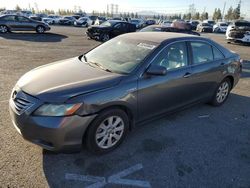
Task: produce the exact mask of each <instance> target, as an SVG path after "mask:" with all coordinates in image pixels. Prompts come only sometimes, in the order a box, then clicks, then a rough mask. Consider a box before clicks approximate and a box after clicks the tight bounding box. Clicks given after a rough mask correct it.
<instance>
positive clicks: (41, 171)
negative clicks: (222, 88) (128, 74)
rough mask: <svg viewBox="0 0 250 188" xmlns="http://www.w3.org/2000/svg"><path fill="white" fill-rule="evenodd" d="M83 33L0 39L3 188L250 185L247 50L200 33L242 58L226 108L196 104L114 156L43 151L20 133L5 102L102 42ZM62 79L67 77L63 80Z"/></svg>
mask: <svg viewBox="0 0 250 188" xmlns="http://www.w3.org/2000/svg"><path fill="white" fill-rule="evenodd" d="M84 33H85V29H83V28H73V27H59V26H58V27H52V30H51V31H50V32H48V33H45V34H41V35H38V34H36V33H33V32H26V33H23V32H18V33H9V34H0V80H1V82H0V106H1V108H0V187H60V188H61V187H89V188H90V187H92V188H97V187H157V188H159V187H211V188H216V187H228V188H231V187H232V188H234V187H237V188H249V187H250V47H249V46H244V45H235V44H227V43H226V41H225V37H224V35H222V34H203V36H206V37H209V38H211V39H213V40H215V41H217V42H219V43H221V44H222V45H224V46H226V47H227V48H229V49H231V50H233V51H235V52H237V53H239V54H240V55H241V58H242V59H244V60H245V61H244V64H243V74H242V78H241V80H240V82H239V83H238V85H237V87H236V88H235V89H233V91H232V94H231V95H230V97H229V99H228V101H227V102H226V103H225V104H224V105H223V106H221V107H217V108H215V107H212V106H209V105H207V104H199V105H196V106H194V107H192V108H189V109H186V110H184V111H181V112H178V113H175V114H172V115H168V116H166V117H164V118H161V119H157V120H152V121H151V122H148V123H145V124H143V125H140V126H137V127H136V128H135V129H133V131H132V132H130V133H129V135H128V137H127V139H126V140H125V142H124V143H123V144H122V145H121V146H120V147H119V148H117V149H116V150H115V151H113V152H111V153H108V154H105V155H102V156H96V155H93V154H91V153H89V152H87V151H86V150H84V149H83V150H82V152H80V153H75V154H53V153H50V152H44V151H43V150H42V149H41V148H40V147H38V146H35V145H33V144H31V143H29V142H27V141H25V140H23V139H22V137H21V136H20V135H19V134H18V132H17V131H16V130H15V128H14V126H13V125H12V123H11V120H10V117H9V113H8V98H9V95H10V92H11V89H12V88H13V86H14V85H15V83H16V81H17V80H18V79H19V78H20V76H21V75H23V74H24V73H25V72H27V71H29V70H31V69H33V68H35V67H37V66H40V65H44V64H47V63H50V62H53V61H57V60H62V59H67V58H71V57H74V56H77V55H80V54H82V53H83V52H86V51H87V50H89V49H91V48H92V47H94V46H96V45H98V44H99V42H96V41H93V40H88V39H87V37H86V35H85V34H84ZM58 76H63V75H58Z"/></svg>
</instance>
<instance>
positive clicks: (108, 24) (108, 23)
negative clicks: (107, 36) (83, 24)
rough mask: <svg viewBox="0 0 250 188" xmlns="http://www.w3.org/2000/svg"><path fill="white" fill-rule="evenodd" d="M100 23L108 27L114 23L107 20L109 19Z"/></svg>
mask: <svg viewBox="0 0 250 188" xmlns="http://www.w3.org/2000/svg"><path fill="white" fill-rule="evenodd" d="M101 25H102V26H108V27H110V26H112V25H114V24H113V23H111V22H109V21H106V22H103V23H102V24H101Z"/></svg>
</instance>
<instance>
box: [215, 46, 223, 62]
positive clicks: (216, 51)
mask: <svg viewBox="0 0 250 188" xmlns="http://www.w3.org/2000/svg"><path fill="white" fill-rule="evenodd" d="M213 52H214V60H219V59H224V58H225V57H224V55H223V54H222V53H221V52H220V51H219V50H218V49H217V48H215V47H213Z"/></svg>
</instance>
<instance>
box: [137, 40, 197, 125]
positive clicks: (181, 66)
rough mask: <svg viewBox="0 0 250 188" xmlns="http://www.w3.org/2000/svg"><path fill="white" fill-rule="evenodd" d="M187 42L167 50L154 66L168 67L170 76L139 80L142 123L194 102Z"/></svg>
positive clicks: (160, 55) (154, 61) (160, 54)
mask: <svg viewBox="0 0 250 188" xmlns="http://www.w3.org/2000/svg"><path fill="white" fill-rule="evenodd" d="M187 54H188V50H187V44H186V42H177V43H174V44H171V45H169V46H168V47H167V48H164V49H163V50H162V51H161V52H160V53H159V54H158V55H157V56H156V58H155V59H154V60H153V62H152V63H151V65H154V64H155V65H160V66H164V67H165V68H166V69H167V74H166V75H158V76H157V75H147V73H144V74H143V75H142V76H141V77H140V78H139V81H138V114H139V120H145V119H148V118H150V117H153V116H155V115H158V114H161V113H164V112H167V111H171V110H174V109H176V108H179V107H181V106H184V105H186V104H188V103H190V102H191V100H192V96H193V92H192V90H190V87H189V86H190V85H191V84H192V77H191V76H190V75H191V74H192V72H191V71H192V70H191V67H190V62H189V58H188V55H187Z"/></svg>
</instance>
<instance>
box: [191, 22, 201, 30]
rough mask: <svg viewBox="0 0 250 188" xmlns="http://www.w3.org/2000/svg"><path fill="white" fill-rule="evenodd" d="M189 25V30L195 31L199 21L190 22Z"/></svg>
mask: <svg viewBox="0 0 250 188" xmlns="http://www.w3.org/2000/svg"><path fill="white" fill-rule="evenodd" d="M189 23H190V24H191V29H192V30H196V29H197V25H199V24H200V21H198V20H192V21H190V22H189Z"/></svg>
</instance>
